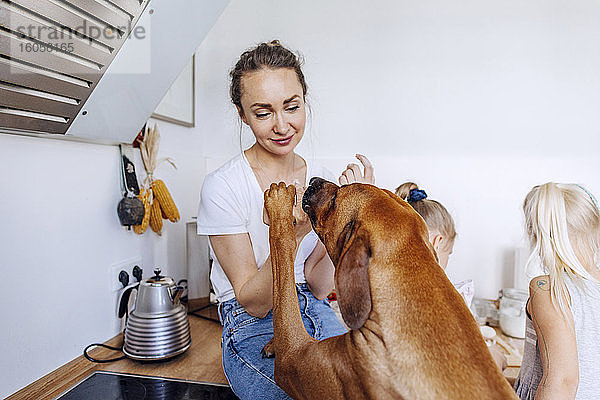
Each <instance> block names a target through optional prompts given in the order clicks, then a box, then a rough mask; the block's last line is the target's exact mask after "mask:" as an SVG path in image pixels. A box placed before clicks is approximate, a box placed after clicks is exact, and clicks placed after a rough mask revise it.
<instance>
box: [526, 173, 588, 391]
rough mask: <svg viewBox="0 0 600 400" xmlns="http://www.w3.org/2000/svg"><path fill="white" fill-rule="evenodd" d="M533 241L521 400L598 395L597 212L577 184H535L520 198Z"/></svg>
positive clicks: (530, 238)
mask: <svg viewBox="0 0 600 400" xmlns="http://www.w3.org/2000/svg"><path fill="white" fill-rule="evenodd" d="M523 211H524V213H525V228H526V231H527V236H528V239H529V242H530V246H531V257H530V262H529V263H528V264H529V265H528V268H530V267H531V266H532V265H534V264H538V263H539V265H540V266H541V268H542V269H543V273H542V274H541V275H540V276H537V277H535V278H534V279H532V280H531V282H530V284H529V301H528V304H527V328H526V337H525V349H524V354H523V362H522V365H521V371H520V374H519V377H518V379H517V381H516V382H515V390H516V391H517V394H518V395H519V397H520V398H521V399H536V400H547V399H561V400H566V399H597V398H599V396H600V346H599V345H598V338H600V283H599V281H600V269H598V265H597V255H598V249H599V248H600V212H599V210H598V204H597V202H596V200H595V198H594V197H593V196H592V194H591V193H590V192H588V191H587V189H585V188H584V187H583V186H580V185H574V184H562V183H552V182H550V183H546V184H544V185H540V186H535V187H534V188H533V189H532V190H531V191H530V192H529V194H528V195H527V197H526V198H525V202H524V204H523Z"/></svg>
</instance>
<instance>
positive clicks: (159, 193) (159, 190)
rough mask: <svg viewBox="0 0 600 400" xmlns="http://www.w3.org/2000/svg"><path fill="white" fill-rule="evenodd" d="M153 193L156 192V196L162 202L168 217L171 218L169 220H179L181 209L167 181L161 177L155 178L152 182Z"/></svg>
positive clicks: (161, 204)
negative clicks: (172, 195) (168, 187)
mask: <svg viewBox="0 0 600 400" xmlns="http://www.w3.org/2000/svg"><path fill="white" fill-rule="evenodd" d="M152 193H153V194H154V198H155V199H158V201H159V202H160V206H161V208H162V209H163V211H164V212H165V215H166V216H167V218H169V221H171V222H177V221H179V211H178V210H177V206H176V205H175V202H174V201H173V198H172V197H171V194H170V193H169V190H168V189H167V186H166V185H165V183H164V182H163V181H161V180H160V179H157V180H155V181H154V182H153V183H152Z"/></svg>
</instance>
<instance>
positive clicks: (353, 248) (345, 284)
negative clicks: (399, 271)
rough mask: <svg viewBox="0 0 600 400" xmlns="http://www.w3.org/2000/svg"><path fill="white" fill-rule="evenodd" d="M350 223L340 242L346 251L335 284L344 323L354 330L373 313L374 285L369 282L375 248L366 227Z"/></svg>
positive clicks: (340, 262) (337, 268)
mask: <svg viewBox="0 0 600 400" xmlns="http://www.w3.org/2000/svg"><path fill="white" fill-rule="evenodd" d="M356 228H357V227H356V226H355V225H354V224H349V225H347V227H346V228H345V230H349V231H350V232H343V233H342V235H340V237H341V238H342V237H344V236H346V237H347V238H348V240H344V239H342V240H343V241H344V242H346V243H340V245H341V247H340V248H341V249H342V254H341V255H340V257H339V259H338V265H337V266H336V268H335V286H336V289H337V294H338V303H339V305H340V311H341V313H342V317H343V318H344V322H346V325H348V326H349V327H350V328H351V329H358V328H360V327H361V326H363V324H364V323H365V321H366V320H367V318H368V317H369V313H370V312H371V286H370V284H369V274H368V267H369V259H370V258H371V249H370V246H369V238H368V236H367V233H366V231H365V229H360V227H359V228H358V229H356Z"/></svg>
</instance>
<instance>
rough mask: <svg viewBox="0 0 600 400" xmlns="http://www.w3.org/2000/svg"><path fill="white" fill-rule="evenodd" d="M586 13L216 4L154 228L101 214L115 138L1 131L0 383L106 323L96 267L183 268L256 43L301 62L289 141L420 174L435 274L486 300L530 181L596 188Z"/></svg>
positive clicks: (322, 154) (67, 353)
mask: <svg viewBox="0 0 600 400" xmlns="http://www.w3.org/2000/svg"><path fill="white" fill-rule="evenodd" d="M599 12H600V5H599V4H597V3H594V2H582V1H577V2H568V3H565V2H558V1H530V2H521V1H515V0H512V1H503V2H499V1H489V0H488V1H481V0H478V1H461V2H445V1H441V0H435V1H434V0H431V1H419V2H415V1H394V2H392V1H369V2H366V1H364V2H359V1H355V2H348V1H342V0H330V1H322V0H310V1H308V0H307V1H303V2H288V1H277V0H269V1H265V0H260V1H259V0H254V1H243V0H234V1H232V2H231V3H230V5H229V6H228V8H227V9H226V10H225V12H224V13H223V15H221V17H220V19H219V20H218V22H217V24H216V25H215V26H214V27H213V29H212V30H211V32H210V33H209V35H208V36H207V38H206V40H205V41H204V42H203V44H202V45H201V46H200V47H199V49H198V51H197V59H196V61H197V67H196V68H197V105H196V120H197V126H196V128H193V129H191V128H184V127H180V126H176V125H172V124H169V123H165V122H159V126H160V129H161V133H162V142H161V151H160V155H161V156H171V157H173V158H174V159H175V161H176V163H177V166H178V167H179V169H178V170H177V171H174V170H172V169H171V168H170V167H167V165H166V164H163V165H161V166H160V167H159V170H158V171H157V175H158V176H159V177H161V178H163V179H164V180H165V181H166V183H167V185H168V186H169V189H170V190H171V192H172V194H173V197H174V198H175V201H176V202H177V204H178V206H179V209H180V212H181V214H182V222H180V223H179V224H170V223H167V224H166V233H165V234H164V236H163V237H162V238H157V237H156V236H155V235H154V234H153V233H152V232H148V233H146V234H145V235H144V236H143V237H138V236H136V235H135V234H133V233H131V232H126V231H124V230H123V229H122V228H121V227H120V226H119V225H118V219H117V216H116V212H115V210H116V205H117V202H118V200H119V199H120V196H121V195H120V189H119V175H118V166H119V164H118V162H119V161H118V149H117V148H116V147H111V146H98V145H92V144H82V143H72V142H62V141H60V142H59V141H53V140H47V139H37V138H25V137H14V136H6V135H0V174H1V177H2V184H3V185H2V188H3V189H2V190H1V192H0V193H1V194H2V195H1V196H0V217H1V220H2V221H3V225H2V230H0V250H1V253H0V254H1V257H0V263H1V265H0V266H1V271H2V272H3V273H4V277H5V285H4V286H5V287H4V289H3V290H2V291H0V302H1V303H2V304H4V305H5V306H6V307H5V310H6V311H5V313H4V314H3V322H2V326H3V328H4V329H3V330H2V333H0V335H1V336H0V354H2V359H1V360H0V370H2V371H3V374H2V375H1V376H0V396H6V395H8V394H10V393H12V392H14V391H15V390H17V389H19V388H21V387H23V386H25V385H26V384H28V383H30V382H32V381H34V380H35V379H37V378H39V377H41V376H42V375H43V374H45V373H47V372H49V371H51V370H53V369H55V368H57V367H58V366H60V365H61V364H63V363H65V362H67V361H68V360H70V359H72V358H74V357H75V356H77V355H79V354H80V353H81V351H82V349H83V348H84V346H85V345H87V344H88V343H91V342H94V341H104V340H106V339H108V338H110V337H111V336H113V335H114V334H115V333H116V332H117V321H116V318H115V317H114V301H115V299H114V294H113V293H112V292H111V291H110V290H109V289H108V280H109V276H108V275H109V274H108V273H109V270H110V266H111V265H112V264H114V263H116V262H119V261H122V260H126V259H128V258H131V257H137V256H139V257H142V262H143V267H144V268H145V272H146V274H148V273H150V271H151V269H152V267H153V266H154V265H155V264H159V265H161V266H163V267H164V270H166V272H167V273H168V274H170V275H171V276H173V277H175V278H176V279H179V278H182V277H183V275H184V263H185V249H184V246H185V231H184V229H185V224H184V223H183V222H185V221H188V220H189V219H190V218H191V217H192V216H193V215H195V213H196V209H197V202H198V190H199V188H200V185H201V183H202V177H203V176H204V174H205V165H208V166H210V167H211V168H212V167H214V166H216V165H218V164H219V163H220V162H222V161H224V160H225V159H227V158H229V157H231V156H233V155H234V154H235V153H236V152H237V151H239V141H238V136H237V135H238V128H239V125H238V122H237V120H236V118H235V113H234V110H233V106H232V105H231V104H230V102H229V99H228V75H227V73H228V71H229V69H230V68H231V67H232V66H233V64H234V62H235V60H236V59H237V57H238V56H239V54H240V53H241V51H243V50H244V49H246V48H247V47H249V46H251V45H253V44H255V43H257V42H259V41H265V40H270V39H272V38H279V39H280V40H282V41H283V43H284V44H287V45H289V46H290V47H291V48H294V49H299V50H301V51H302V53H303V54H304V55H305V58H306V64H305V74H306V76H307V80H308V85H309V93H310V96H309V101H310V102H311V104H312V108H313V118H312V129H311V131H310V132H309V133H307V136H306V137H305V139H304V140H303V143H302V144H301V150H302V152H303V154H305V155H308V156H315V157H317V158H319V159H322V160H323V161H324V162H325V163H326V165H328V166H329V167H330V168H331V169H332V170H333V171H335V172H340V171H341V170H342V169H343V167H344V166H345V164H346V163H347V162H348V161H350V160H351V159H352V157H353V154H354V153H356V152H362V153H364V154H366V155H368V156H370V158H371V159H372V161H373V163H374V164H375V166H376V175H377V182H378V184H379V185H380V186H382V187H386V188H391V189H393V188H394V187H396V186H397V185H398V184H400V183H402V182H403V181H405V180H408V179H410V180H415V181H416V182H417V183H419V184H421V185H422V187H423V188H424V189H425V190H427V192H428V193H429V194H430V196H431V198H434V199H438V200H440V201H442V202H443V203H444V204H445V205H446V206H447V207H448V209H449V210H450V211H451V213H452V214H453V215H454V217H455V220H456V223H457V228H458V232H459V237H458V240H457V243H456V247H455V252H454V255H453V256H452V258H451V260H450V266H449V271H448V272H449V274H450V275H451V277H452V278H453V279H457V280H458V279H463V278H466V277H471V278H473V279H475V282H476V290H477V295H478V296H486V297H495V296H496V295H497V290H498V289H499V288H501V287H503V286H508V285H509V284H510V280H511V276H510V267H511V262H512V261H511V257H512V256H511V252H512V249H513V248H514V247H515V246H517V245H519V244H520V243H521V238H522V233H521V226H520V225H521V216H520V203H521V201H522V199H523V198H524V196H525V194H526V192H527V190H528V189H529V187H531V186H532V185H534V184H537V183H541V182H544V181H548V180H557V181H576V182H581V183H584V184H587V185H588V186H589V188H590V189H591V190H592V191H594V192H596V193H599V194H600V176H599V175H598V173H597V171H598V167H599V166H600V157H599V156H598V151H597V149H598V148H599V145H600V135H598V129H599V118H600V114H598V112H597V110H598V109H599V105H600V104H599V103H600V78H599V77H598V74H597V71H598V70H600V53H599V52H598V51H596V49H595V47H594V46H595V43H597V42H598V36H599V35H600V26H599V25H598V24H596V22H595V16H597V15H598V13H599ZM249 139H250V134H249V133H248V132H247V131H245V132H244V142H245V143H249ZM137 167H138V175H139V176H141V164H140V163H139V160H138V164H137Z"/></svg>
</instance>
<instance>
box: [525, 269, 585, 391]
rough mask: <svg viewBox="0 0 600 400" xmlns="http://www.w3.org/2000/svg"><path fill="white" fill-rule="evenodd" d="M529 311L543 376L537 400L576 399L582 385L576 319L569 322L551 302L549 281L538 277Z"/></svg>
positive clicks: (533, 286) (532, 283)
mask: <svg viewBox="0 0 600 400" xmlns="http://www.w3.org/2000/svg"><path fill="white" fill-rule="evenodd" d="M528 307H529V311H530V314H531V317H532V320H533V325H534V327H535V332H536V334H537V340H538V344H539V349H540V356H541V359H542V366H543V369H544V374H543V376H542V380H541V382H540V385H539V387H538V390H537V392H536V395H535V399H536V400H549V399H561V400H564V399H574V398H575V394H576V393H577V386H578V384H579V362H578V358H577V343H576V342H575V331H574V329H573V317H572V314H571V312H570V311H568V321H567V320H565V319H564V317H563V316H562V314H561V313H560V311H559V310H557V309H555V308H554V306H553V305H552V302H551V299H550V278H549V277H548V276H538V277H537V278H534V279H533V280H532V281H531V283H530V284H529V305H528Z"/></svg>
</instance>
